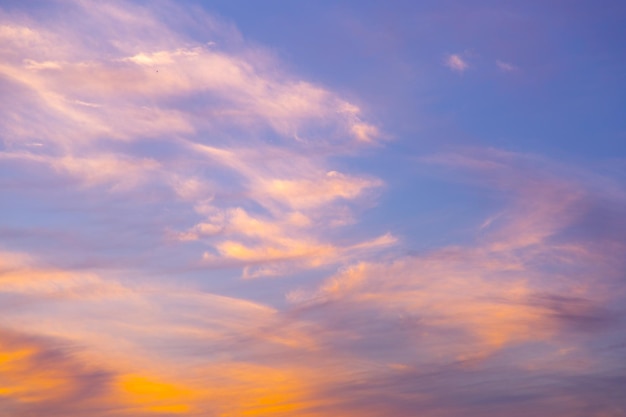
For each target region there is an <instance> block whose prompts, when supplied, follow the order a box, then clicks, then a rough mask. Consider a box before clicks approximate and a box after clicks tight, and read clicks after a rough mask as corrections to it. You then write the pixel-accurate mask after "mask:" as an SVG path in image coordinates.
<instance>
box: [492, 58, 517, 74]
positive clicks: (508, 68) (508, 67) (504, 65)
mask: <svg viewBox="0 0 626 417" xmlns="http://www.w3.org/2000/svg"><path fill="white" fill-rule="evenodd" d="M496 66H497V67H498V69H499V70H500V71H502V72H514V71H517V70H518V69H519V68H517V67H516V66H515V65H513V64H511V63H509V62H505V61H500V60H499V59H498V60H496Z"/></svg>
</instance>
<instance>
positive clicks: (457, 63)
mask: <svg viewBox="0 0 626 417" xmlns="http://www.w3.org/2000/svg"><path fill="white" fill-rule="evenodd" d="M444 64H445V65H446V66H447V67H448V68H450V69H451V70H452V71H456V72H460V73H463V72H465V71H466V70H467V69H468V68H469V64H468V63H467V61H466V60H465V59H463V58H462V57H461V55H459V54H450V55H448V56H447V57H446V60H445V62H444Z"/></svg>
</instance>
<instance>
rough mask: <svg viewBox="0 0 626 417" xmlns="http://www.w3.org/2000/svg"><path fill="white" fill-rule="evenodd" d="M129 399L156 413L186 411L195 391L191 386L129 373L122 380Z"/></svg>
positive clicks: (121, 384) (122, 385)
mask: <svg viewBox="0 0 626 417" xmlns="http://www.w3.org/2000/svg"><path fill="white" fill-rule="evenodd" d="M120 387H121V389H122V391H124V392H125V393H126V395H127V400H128V401H130V402H132V403H135V404H138V405H140V406H141V407H142V408H143V409H144V410H146V411H152V412H155V413H186V412H188V411H189V410H190V406H189V404H188V403H189V401H191V400H192V399H193V395H192V394H193V391H192V390H191V389H189V388H186V387H183V386H180V385H177V384H174V383H169V382H161V381H157V380H155V379H153V378H148V377H144V376H141V375H127V376H125V377H123V378H122V379H121V381H120Z"/></svg>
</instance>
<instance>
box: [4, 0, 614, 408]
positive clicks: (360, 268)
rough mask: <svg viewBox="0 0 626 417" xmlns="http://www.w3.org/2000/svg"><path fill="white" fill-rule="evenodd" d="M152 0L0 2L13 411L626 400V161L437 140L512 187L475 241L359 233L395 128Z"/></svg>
mask: <svg viewBox="0 0 626 417" xmlns="http://www.w3.org/2000/svg"><path fill="white" fill-rule="evenodd" d="M159 4H160V7H162V9H160V10H161V11H160V12H159V11H157V10H156V9H152V8H150V7H145V6H138V5H136V4H132V3H122V2H107V3H98V2H95V1H94V2H91V1H77V2H60V3H58V4H57V5H55V8H58V10H57V11H58V13H60V14H63V13H65V12H68V13H69V14H68V15H69V16H71V17H72V21H71V24H63V25H62V24H59V22H58V21H57V20H55V19H57V18H58V16H57V15H55V14H51V15H48V14H47V15H46V17H45V18H39V20H37V18H35V17H33V18H32V19H26V18H24V17H23V16H22V15H20V14H17V13H16V14H0V21H2V22H4V24H3V25H1V26H0V40H2V42H3V45H8V47H6V48H5V47H0V59H1V64H0V77H1V78H2V80H1V81H0V92H1V93H4V94H5V95H6V96H10V97H11V98H12V100H10V102H9V100H5V101H2V103H0V139H1V140H2V142H1V143H0V174H1V181H0V187H2V191H3V197H4V196H5V195H6V198H3V199H2V201H1V203H2V208H5V207H9V208H10V210H8V209H7V212H8V214H7V216H6V218H5V219H3V223H2V225H1V226H2V227H0V238H1V239H0V240H1V241H2V248H0V249H1V250H0V415H2V417H4V415H3V413H8V415H10V416H11V417H13V416H20V417H21V416H31V415H35V416H38V415H47V416H48V415H49V416H59V417H60V416H64V417H65V416H68V417H83V416H87V415H88V416H94V417H112V416H116V417H117V416H119V417H138V416H140V417H144V416H145V417H147V416H175V415H180V416H220V417H225V416H230V417H238V416H251V415H276V416H294V415H297V416H305V417H318V416H328V415H338V416H366V417H370V416H371V417H378V416H381V415H382V416H386V415H399V416H404V415H415V414H419V415H421V416H426V417H456V416H459V415H464V416H469V417H473V416H481V417H485V416H487V417H492V416H501V415H507V416H512V417H518V416H519V417H521V416H527V415H538V416H541V417H544V416H557V417H561V416H562V417H565V416H572V415H580V413H581V412H582V413H584V415H585V416H587V415H589V416H593V417H606V416H611V417H613V416H619V415H622V414H624V413H623V411H624V410H626V403H624V399H623V395H621V394H622V392H621V391H622V387H623V386H624V383H625V382H626V372H625V370H624V367H623V365H622V363H623V357H624V346H625V344H624V334H626V331H625V329H624V323H625V322H626V321H625V319H624V317H625V313H624V308H623V300H624V297H625V294H624V290H623V282H624V271H626V263H625V261H624V256H623V254H624V253H626V239H625V238H624V236H626V226H625V225H624V222H623V213H624V212H625V211H626V191H624V184H623V181H622V182H620V181H619V180H615V179H614V178H613V179H611V178H607V177H605V176H602V175H600V174H597V173H589V172H587V171H585V170H582V169H574V168H572V167H568V166H565V165H563V164H558V163H555V162H553V161H549V160H547V159H544V158H540V157H537V156H533V155H523V154H517V153H512V152H506V151H500V150H495V149H460V150H457V151H452V152H447V153H438V154H434V155H431V156H429V157H422V158H419V159H413V160H411V162H412V163H413V164H416V165H420V166H425V167H428V169H429V170H430V171H429V172H431V173H439V174H440V175H441V176H442V177H444V178H448V179H449V180H450V181H452V182H460V183H461V184H463V185H465V186H466V187H467V188H468V189H471V190H487V193H488V194H489V195H490V196H495V198H494V200H497V202H498V204H499V207H498V208H497V209H493V210H491V211H490V212H488V213H486V215H485V216H484V217H483V219H484V220H483V219H481V220H480V221H478V222H477V223H476V224H475V225H473V226H474V227H473V229H471V230H473V232H468V234H469V235H470V236H469V238H468V239H467V240H466V241H465V242H464V243H449V244H442V245H440V246H439V247H431V248H430V249H427V250H423V251H422V252H421V253H419V254H412V255H411V254H407V253H411V252H412V249H413V248H411V247H410V245H409V244H407V243H406V242H405V241H404V239H403V237H404V236H399V237H396V235H395V234H392V233H387V232H386V231H385V230H384V227H385V225H382V226H381V228H382V231H381V229H380V228H379V229H377V230H378V231H376V232H375V231H372V230H365V231H364V232H365V233H363V234H361V233H358V234H357V233H354V234H351V232H350V228H349V227H346V226H348V225H352V224H355V223H358V221H359V216H358V212H359V210H362V209H363V207H368V206H372V205H374V204H375V203H376V202H377V197H378V194H379V193H381V192H382V191H381V190H383V189H385V188H386V187H393V186H394V184H392V183H389V184H387V183H386V182H385V181H383V180H381V179H379V178H376V177H375V176H372V175H369V174H367V173H366V172H361V171H360V170H359V169H355V168H350V167H351V166H352V165H351V164H342V161H345V159H346V158H349V157H354V156H355V155H358V151H359V150H360V149H364V148H367V147H368V146H371V145H372V144H373V143H376V142H377V141H379V140H380V139H381V138H382V137H383V133H382V132H381V131H380V130H379V128H377V127H376V126H375V125H374V124H373V123H371V122H369V121H368V119H367V118H366V116H365V115H364V112H363V111H362V110H361V109H360V108H359V106H357V105H356V104H354V103H349V102H348V101H346V100H345V99H344V98H342V97H341V96H340V95H339V94H338V93H336V92H334V91H331V90H330V89H329V88H327V87H324V86H321V85H317V84H315V83H312V82H308V81H306V80H302V79H301V78H300V77H298V76H297V75H296V74H293V73H290V72H288V71H285V70H283V69H282V65H281V63H280V62H278V61H277V60H276V59H275V58H273V57H272V56H271V54H269V53H267V52H266V51H264V50H262V49H260V48H258V47H252V46H250V45H249V44H247V43H246V42H244V41H243V40H242V37H241V36H240V35H239V34H238V33H237V32H236V30H235V29H233V28H232V27H231V26H230V25H227V24H224V23H222V22H220V21H219V20H217V19H215V18H213V17H211V16H208V15H205V14H204V13H203V12H201V11H200V10H199V9H198V10H196V12H198V13H197V15H196V13H195V12H194V13H193V14H194V15H193V16H191V15H190V13H188V12H185V11H182V10H181V9H180V8H179V6H176V5H175V4H174V3H159ZM172 16H173V18H172ZM173 20H177V21H179V22H184V23H183V24H185V25H196V26H194V30H195V31H196V32H197V33H199V34H200V35H196V36H194V37H192V36H187V35H184V34H183V32H184V31H181V30H180V27H177V25H176V24H174V23H173V22H172V21H173ZM179 25H180V23H179ZM207 40H210V42H209V43H207ZM446 65H447V66H449V67H450V69H452V70H454V71H458V72H461V73H462V72H463V71H465V70H467V69H468V62H466V60H465V58H464V57H463V56H462V55H450V56H449V57H448V61H447V63H446ZM396 185H397V184H396ZM395 191H397V190H395ZM476 193H477V194H478V191H476ZM418 197H424V198H428V197H429V196H428V195H424V196H422V195H419V196H418ZM411 215H413V213H411ZM417 215H418V214H415V216H417ZM9 226H10V227H9ZM401 226H402V225H401ZM400 230H402V227H400ZM231 268H236V271H232V270H231ZM240 271H243V272H242V274H241V276H242V277H243V278H260V277H267V276H283V277H285V278H287V279H282V280H256V281H253V280H240V279H238V278H239V277H240V276H239V272H240ZM215 288H217V289H219V291H218V290H215ZM259 289H260V290H259ZM256 290H259V291H256ZM264 297H267V299H264ZM285 298H286V299H285Z"/></svg>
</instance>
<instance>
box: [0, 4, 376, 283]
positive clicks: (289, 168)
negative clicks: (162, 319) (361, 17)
mask: <svg viewBox="0 0 626 417" xmlns="http://www.w3.org/2000/svg"><path fill="white" fill-rule="evenodd" d="M54 7H55V8H56V9H57V10H59V12H61V11H62V13H64V14H67V15H72V16H75V19H76V21H77V22H80V23H77V24H74V25H59V24H57V23H56V22H55V19H57V18H58V16H57V15H55V14H52V15H50V16H47V17H41V16H40V17H39V18H35V17H31V18H29V19H26V18H25V17H24V15H19V14H18V13H14V14H10V13H5V14H3V15H2V19H3V21H4V22H5V24H4V25H3V26H2V28H3V29H2V32H1V36H2V37H3V39H5V41H6V42H7V44H8V45H11V48H4V49H2V50H0V58H1V59H2V62H3V64H2V65H1V66H0V74H2V76H3V83H2V84H0V90H1V91H2V92H3V93H4V94H5V95H11V96H12V97H13V99H12V100H11V103H8V102H5V103H3V104H2V105H0V124H1V125H2V127H1V128H0V129H1V131H0V138H1V139H2V147H1V148H0V160H3V161H8V162H9V163H10V164H11V165H10V166H11V167H12V170H13V171H14V172H16V173H17V172H20V173H21V174H20V175H19V176H15V178H29V181H30V182H31V183H35V184H36V183H40V184H41V183H46V184H48V185H49V186H50V187H65V188H66V189H71V190H75V191H77V192H78V193H80V194H81V195H80V197H77V198H80V199H81V200H86V201H89V200H90V199H96V200H100V201H103V203H104V204H105V206H106V205H111V204H114V203H113V199H114V198H118V197H113V198H107V197H105V198H104V199H102V196H101V193H105V194H113V195H117V196H120V195H126V196H127V198H131V196H133V197H132V198H135V199H136V200H135V201H140V200H142V199H143V200H144V201H146V202H147V201H150V202H152V201H155V200H160V201H161V202H162V203H163V204H170V203H171V202H172V201H179V202H181V203H182V204H184V205H185V206H186V207H187V209H188V210H192V211H195V212H196V213H197V215H199V216H201V217H203V218H201V219H199V220H198V221H197V222H196V225H195V226H193V227H189V226H188V222H185V224H184V226H183V225H182V224H179V223H177V224H165V225H162V227H161V230H159V231H156V232H157V233H161V234H162V235H167V236H172V235H176V233H178V236H179V237H180V238H181V239H180V241H187V242H188V241H191V240H194V239H197V238H198V237H199V236H201V235H202V236H205V237H206V236H207V235H208V234H207V233H206V232H207V231H208V230H209V229H210V228H211V226H210V225H209V224H210V223H211V221H214V219H215V216H216V215H217V214H215V213H214V211H216V210H217V211H219V212H221V213H222V214H220V216H222V217H224V218H225V219H227V220H226V221H228V219H229V218H231V216H230V215H228V213H234V212H236V211H237V210H243V208H244V207H246V209H245V212H246V213H247V216H248V217H249V218H253V219H257V220H256V221H257V223H258V222H261V221H262V222H265V223H268V224H269V223H274V224H275V225H274V226H273V227H274V228H277V227H278V228H280V229H281V230H280V232H275V233H274V237H273V238H271V239H265V241H263V240H264V239H258V238H259V237H258V236H256V238H257V239H258V240H261V241H260V242H256V243H255V242H248V241H244V240H238V239H237V237H236V236H235V234H236V233H235V232H234V230H235V228H234V227H232V226H231V227H230V228H229V230H230V235H229V236H228V238H227V239H220V238H219V236H217V234H215V233H213V235H214V236H215V238H214V239H213V240H212V241H209V240H206V239H205V240H204V243H206V244H207V250H200V251H198V254H197V259H198V260H200V259H201V258H202V255H203V253H204V254H205V256H204V258H205V259H206V258H207V256H208V255H206V253H211V254H212V255H211V256H213V257H215V256H218V257H221V258H223V259H221V260H218V261H220V262H222V263H223V262H230V261H233V260H236V261H237V262H238V264H237V266H240V267H242V268H246V267H247V266H249V265H247V264H248V263H250V262H252V263H256V262H259V260H260V259H261V258H267V260H268V262H272V260H277V261H280V263H284V262H285V260H286V259H292V258H298V259H300V260H302V259H303V258H309V259H308V260H304V261H302V262H300V261H298V262H295V263H293V267H296V264H298V265H299V266H298V268H301V267H304V268H307V267H309V266H311V265H320V264H330V263H335V262H339V263H340V262H342V261H344V260H343V259H342V258H341V256H340V255H339V254H341V253H346V252H347V251H353V249H342V248H338V249H337V248H335V246H336V245H334V244H332V243H330V242H328V241H327V239H326V238H325V237H324V236H323V234H324V233H323V232H324V230H329V229H332V228H335V227H337V226H338V225H340V224H346V223H349V222H350V221H351V209H350V207H349V205H350V203H356V202H357V201H363V200H366V199H372V198H374V196H375V195H374V193H373V190H374V189H376V188H380V187H381V186H382V185H383V183H382V181H381V180H379V179H376V178H371V177H365V176H362V175H359V174H358V173H350V172H345V171H343V170H341V168H340V167H338V166H333V164H331V163H330V159H331V158H334V157H336V156H338V155H346V156H347V155H350V154H354V152H355V151H356V150H358V149H361V148H363V147H366V146H371V144H373V143H375V142H377V141H378V140H380V139H381V137H382V136H383V135H382V132H381V131H380V130H379V129H378V128H377V127H376V126H374V125H373V124H371V123H370V122H368V121H367V120H366V119H365V116H364V115H363V111H362V110H361V109H360V108H359V106H358V105H357V104H355V103H351V102H348V101H347V100H345V99H343V98H342V97H341V96H340V95H339V94H337V93H335V92H333V91H331V90H329V89H328V88H325V87H324V86H321V85H316V84H314V83H311V82H308V81H306V80H303V79H301V78H300V77H298V76H297V75H296V74H292V73H289V72H288V71H286V70H284V69H283V65H282V64H281V63H280V62H279V61H278V60H276V59H275V58H274V57H273V56H272V55H271V54H270V53H269V52H268V51H266V50H264V49H262V48H260V47H258V46H252V45H250V44H247V43H246V42H244V41H243V38H242V37H241V35H240V34H238V33H237V31H236V30H235V29H234V28H232V26H230V25H228V24H226V23H223V22H220V21H218V20H217V19H215V18H213V17H212V16H210V15H207V14H206V13H204V12H202V11H201V10H199V9H198V10H196V12H197V15H195V16H192V15H190V14H189V13H188V12H185V11H183V10H182V9H180V8H178V7H177V6H175V5H174V4H173V3H171V4H169V3H163V5H162V6H161V8H159V9H153V8H149V7H142V6H139V5H136V4H122V3H119V2H112V3H108V4H107V5H101V4H98V3H96V2H62V3H58V4H56V5H55V6H54ZM139 16H140V18H139ZM172 16H176V19H174V20H172V19H171V17H172ZM181 21H185V22H187V23H188V24H189V25H190V27H193V28H196V29H197V30H198V33H199V34H200V35H199V34H196V35H194V37H191V36H189V35H187V34H186V32H185V31H184V30H181V28H179V27H177V26H176V25H177V24H178V23H176V22H181ZM187 29H188V28H187ZM200 38H201V39H202V41H200V40H199V39H200ZM95 39H98V40H99V41H98V42H95ZM207 39H210V40H211V42H209V43H207V41H206V40H207ZM94 45H97V47H94ZM225 171H230V172H228V173H226V174H225ZM9 181H11V180H9ZM19 183H20V184H23V183H24V181H21V180H20V181H19ZM9 184H11V186H12V187H17V186H18V185H17V183H13V182H9ZM235 190H236V191H235ZM235 193H236V198H232V196H233V195H234V194H235ZM144 197H145V198H144ZM209 201H210V202H211V204H210V205H211V207H212V208H211V210H210V211H211V214H210V216H211V219H212V220H211V219H206V218H204V216H205V212H206V211H207V210H208V209H207V207H208V205H209V203H208V202H209ZM202 207H203V208H202ZM250 207H257V209H251V208H250ZM103 210H104V207H103ZM265 210H267V211H268V212H269V213H267V212H264V211H265ZM333 213H334V214H333ZM268 214H269V215H268ZM296 218H299V219H301V221H303V222H305V223H306V224H307V226H306V227H302V226H296V225H295V223H293V222H292V221H287V222H285V221H284V220H283V219H296ZM209 220H211V221H209ZM155 224H157V222H155ZM326 225H328V226H326ZM215 227H223V226H220V225H217V226H215ZM296 230H297V231H296ZM294 231H296V235H295V236H294V237H293V238H291V239H287V238H286V237H287V236H290V235H291V234H292V232H294ZM314 231H315V232H314ZM150 233H155V231H151V232H150ZM278 235H281V237H280V238H278V237H277V236H278ZM248 237H250V236H248ZM358 244H359V242H351V243H348V244H347V245H345V246H347V247H357V246H358ZM355 245H356V246H355ZM290 246H293V248H291V249H287V248H289V247H290ZM270 255H272V256H270ZM205 265H208V263H205ZM270 269H271V270H274V271H275V272H274V273H278V271H287V270H291V267H289V268H286V269H285V267H280V268H273V267H271V266H269V265H268V269H267V270H268V271H269V270H270Z"/></svg>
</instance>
